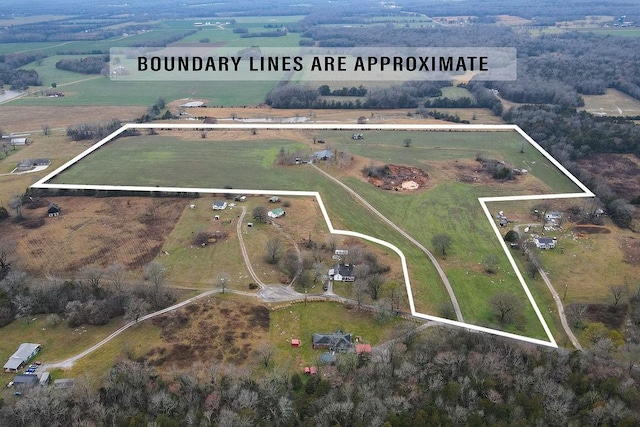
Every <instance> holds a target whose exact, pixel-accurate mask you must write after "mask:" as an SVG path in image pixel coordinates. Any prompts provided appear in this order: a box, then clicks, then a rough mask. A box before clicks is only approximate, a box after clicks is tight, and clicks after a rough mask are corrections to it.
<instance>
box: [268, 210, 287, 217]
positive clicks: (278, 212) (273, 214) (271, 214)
mask: <svg viewBox="0 0 640 427" xmlns="http://www.w3.org/2000/svg"><path fill="white" fill-rule="evenodd" d="M285 213H286V212H285V211H284V209H282V208H276V209H274V210H272V211H269V212H267V216H268V217H269V218H274V219H275V218H280V217H282V216H284V215H285Z"/></svg>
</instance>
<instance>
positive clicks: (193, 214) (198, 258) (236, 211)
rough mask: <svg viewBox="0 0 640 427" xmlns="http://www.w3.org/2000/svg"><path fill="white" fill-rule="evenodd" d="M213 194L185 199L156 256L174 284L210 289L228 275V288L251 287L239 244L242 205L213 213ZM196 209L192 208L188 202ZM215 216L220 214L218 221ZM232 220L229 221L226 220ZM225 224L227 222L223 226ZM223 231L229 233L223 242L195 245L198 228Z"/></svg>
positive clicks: (200, 229) (244, 288)
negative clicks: (239, 218) (219, 279)
mask: <svg viewBox="0 0 640 427" xmlns="http://www.w3.org/2000/svg"><path fill="white" fill-rule="evenodd" d="M213 200H214V198H213V197H209V196H208V197H202V198H198V199H193V200H189V199H185V201H184V211H183V213H182V215H181V216H180V219H179V220H178V222H177V224H176V226H175V228H174V229H173V231H172V232H171V234H169V236H168V237H167V239H166V240H165V242H164V244H163V246H162V250H161V251H160V253H159V254H158V257H157V258H156V260H157V261H159V262H161V263H163V264H164V265H165V266H166V267H167V268H168V270H169V272H170V273H169V282H170V283H171V284H172V285H177V286H184V287H192V288H198V289H202V290H203V291H204V290H207V289H212V288H214V287H215V286H216V285H217V280H218V278H219V276H220V275H221V274H225V275H227V277H229V279H230V282H229V287H230V288H234V289H240V290H243V291H246V290H248V288H247V285H248V283H249V282H250V281H251V279H248V278H247V277H248V273H247V271H246V268H245V267H244V263H243V262H242V256H241V255H240V246H239V243H238V239H237V236H236V221H237V216H238V215H240V208H239V207H236V208H233V209H231V208H228V209H227V210H225V211H220V212H214V211H213V210H212V208H211V205H212V203H213ZM191 204H193V205H195V206H196V208H195V209H189V205H191ZM214 215H220V220H218V221H215V220H214V219H213V218H214ZM227 221H230V223H228V224H227V223H226V222H227ZM223 223H225V224H224V225H223ZM217 230H220V231H224V232H227V233H229V235H228V237H227V238H226V239H224V240H223V241H220V242H216V243H213V244H209V245H207V246H205V247H200V246H197V245H193V244H192V240H193V236H194V234H196V233H198V232H199V231H209V232H213V231H217ZM166 254H169V255H166Z"/></svg>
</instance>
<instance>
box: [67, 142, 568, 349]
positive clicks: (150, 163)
mask: <svg viewBox="0 0 640 427" xmlns="http://www.w3.org/2000/svg"><path fill="white" fill-rule="evenodd" d="M216 132H217V131H211V132H209V133H208V134H207V135H206V138H199V137H198V134H197V133H194V132H187V131H185V132H182V138H180V133H179V132H172V133H171V136H170V135H169V134H165V135H156V136H151V135H149V136H141V137H129V138H121V139H119V140H116V141H114V142H112V143H110V144H108V145H106V146H105V147H103V148H101V149H100V150H98V151H96V152H95V153H93V154H92V155H90V156H88V157H87V158H86V159H83V160H82V161H80V162H79V163H78V164H76V165H75V166H73V167H72V168H70V169H69V170H67V171H65V172H64V173H63V174H61V175H59V176H58V177H57V178H56V179H55V182H65V183H94V184H120V185H132V184H133V185H136V184H137V185H151V186H153V185H167V186H169V185H170V186H194V185H196V184H197V186H198V187H213V188H220V187H223V186H225V185H226V186H232V187H234V188H247V189H256V188H258V189H270V190H277V189H286V190H318V191H320V192H321V194H322V195H323V198H324V199H325V203H326V204H327V207H328V209H329V212H330V215H331V218H332V221H333V222H334V226H336V227H338V228H345V229H350V230H355V231H360V232H363V233H366V234H370V235H373V236H376V237H379V238H382V239H384V240H387V241H390V242H391V243H393V244H396V245H397V246H398V247H400V249H401V250H402V251H403V252H404V253H405V255H406V256H407V259H408V261H409V269H410V275H411V279H412V285H413V293H414V298H415V299H416V305H417V307H418V310H419V311H425V312H430V313H436V314H437V311H438V307H439V306H440V305H441V304H443V303H444V302H445V301H447V294H446V292H445V291H444V288H443V287H442V285H441V283H440V280H439V278H438V277H437V275H436V274H435V270H434V269H433V266H431V265H430V263H429V262H426V258H425V256H424V254H422V253H421V252H420V251H419V250H418V249H417V248H415V247H414V246H413V245H411V244H410V243H409V242H408V241H406V239H404V238H402V237H401V236H399V235H398V234H397V233H396V232H395V231H393V230H392V229H390V228H389V227H388V226H386V225H384V224H383V223H382V222H381V221H379V220H377V219H376V218H375V217H372V214H371V213H370V212H369V211H367V210H366V208H364V207H362V206H360V205H359V204H358V203H356V202H355V201H354V200H352V199H351V198H350V197H348V196H347V194H346V192H345V191H344V190H343V189H341V188H339V187H338V186H336V185H335V184H332V183H330V182H329V181H327V180H326V179H325V178H323V177H322V176H320V175H319V174H318V173H317V172H315V171H311V170H310V166H307V165H296V166H288V167H286V166H275V165H274V162H275V159H276V157H277V154H278V151H279V150H280V149H281V148H282V149H284V150H285V151H289V152H295V150H301V151H303V152H304V151H305V150H306V151H307V152H309V150H315V149H321V148H324V147H334V148H337V149H346V150H348V151H349V152H350V153H353V154H358V155H360V156H362V157H365V156H366V159H369V160H366V159H365V160H364V161H365V162H366V161H375V162H376V163H381V162H384V163H394V164H405V165H417V166H419V167H423V168H424V169H425V170H426V171H427V172H428V173H429V174H430V176H431V177H432V178H433V181H434V186H433V187H431V188H430V189H429V190H425V191H418V192H417V193H412V194H404V193H403V194H400V193H397V192H387V191H384V190H380V189H378V188H376V187H374V186H372V185H370V184H368V183H367V182H365V181H364V179H363V178H361V177H360V176H359V171H358V170H355V169H353V168H351V169H346V170H338V169H335V168H329V171H330V173H332V174H335V175H337V176H338V177H340V178H341V179H342V180H343V181H344V182H345V183H347V185H349V186H350V187H351V188H353V189H355V190H356V191H358V192H359V193H360V194H361V195H363V196H364V197H365V198H366V199H367V200H368V201H369V202H371V203H372V204H373V205H374V206H375V207H376V208H378V209H379V210H380V211H382V212H383V213H384V214H385V215H387V216H388V217H389V218H391V219H392V220H393V221H394V222H395V223H397V224H399V225H400V226H401V227H402V228H404V229H405V230H407V231H408V232H409V233H410V234H411V235H413V236H414V237H416V238H417V239H418V240H419V241H421V242H423V244H425V245H426V246H427V247H430V246H431V242H430V240H431V237H432V236H433V235H434V234H437V233H439V232H446V233H448V234H450V235H451V236H452V237H453V239H454V240H453V245H452V247H451V249H450V251H449V252H448V253H447V256H446V258H445V259H443V260H442V264H443V266H444V267H445V269H446V271H447V274H448V276H450V280H451V281H452V284H453V286H454V289H455V292H456V294H457V295H458V299H459V301H460V303H461V305H462V308H463V313H464V314H465V319H466V320H467V321H470V322H475V323H480V324H483V325H488V326H492V327H498V328H505V329H508V330H511V331H513V332H517V333H523V334H526V335H529V336H535V337H537V338H544V332H543V330H542V327H541V325H540V324H539V322H538V321H537V318H536V317H535V314H534V312H533V309H532V308H531V306H530V305H529V304H528V302H526V299H525V295H524V292H523V291H522V288H521V286H520V284H519V282H518V281H517V280H516V277H515V273H514V272H513V271H512V270H511V269H510V266H509V264H508V262H507V260H506V257H505V256H504V254H503V253H502V251H501V248H500V246H499V244H498V242H497V241H496V238H495V234H493V231H492V230H491V228H490V225H489V224H488V223H487V220H486V217H485V216H484V214H483V212H482V211H481V209H480V205H479V203H478V202H477V198H478V197H483V196H485V197H488V196H496V195H513V194H544V193H553V192H575V191H578V189H577V187H576V186H575V184H573V183H572V182H570V181H569V180H568V178H566V177H564V176H563V175H562V174H561V173H560V172H559V171H557V170H555V167H553V165H552V164H551V163H550V162H549V161H548V160H547V159H546V158H544V157H543V156H542V155H541V154H540V153H539V152H538V151H537V150H535V149H534V148H533V147H531V146H530V145H528V144H527V143H526V141H525V140H524V139H523V138H521V137H520V135H518V134H517V133H515V132H422V131H420V132H418V131H411V132H409V131H404V132H402V131H366V133H365V135H366V136H365V140H364V141H353V140H351V138H350V135H351V131H319V132H318V134H317V135H318V136H322V137H324V138H325V139H326V141H327V142H326V144H325V145H324V146H322V145H321V144H316V145H312V144H311V143H310V141H311V139H312V138H311V136H312V134H313V133H312V132H311V133H305V132H300V133H299V134H297V135H296V134H287V135H286V137H283V138H282V139H277V138H273V135H274V132H275V133H277V132H276V131H271V130H270V131H263V130H259V131H258V132H257V135H252V136H251V132H249V130H246V131H244V133H242V132H239V131H235V133H234V132H231V131H226V137H225V131H221V132H220V133H219V134H216ZM240 134H242V135H244V136H243V138H244V139H245V140H242V138H239V136H238V135H240ZM232 136H233V138H232ZM266 136H269V137H270V138H269V139H260V138H265V137H266ZM407 137H410V138H411V140H412V143H411V146H410V147H404V146H403V141H404V139H406V138H407ZM251 138H253V139H251ZM301 139H302V140H303V141H304V142H298V141H300V140H301ZM241 147H242V148H241ZM240 148H241V149H240ZM194 150H195V151H194ZM521 151H524V153H521ZM238 153H242V154H241V155H239V154H238ZM477 153H481V154H483V155H485V156H486V157H491V158H498V159H504V160H505V161H507V162H509V163H514V164H516V165H528V166H529V170H530V173H529V174H527V175H525V176H522V177H518V179H516V180H515V181H511V182H499V181H495V182H494V181H493V180H491V179H490V178H487V179H483V180H480V181H479V182H475V183H468V182H461V180H460V179H458V178H459V176H458V175H457V173H458V171H459V169H458V168H459V166H460V165H462V167H463V170H462V172H461V173H469V168H471V170H472V169H473V164H474V163H475V160H474V159H475V156H476V154H477ZM358 158H360V157H358ZM359 164H362V161H360V163H359ZM83 165H84V166H83ZM321 167H323V168H326V166H325V165H321ZM521 167H522V166H521ZM477 168H480V166H479V164H478V166H477ZM114 171H115V172H114ZM185 171H189V173H188V174H185ZM490 254H497V255H498V257H499V269H498V272H497V273H496V274H492V275H490V274H487V273H485V272H484V271H483V267H482V261H483V258H484V257H485V256H487V255H490ZM504 291H510V292H513V293H515V294H517V295H520V296H521V298H522V299H523V301H525V307H526V308H525V310H524V312H523V316H522V319H521V321H520V323H519V324H517V325H496V324H495V321H494V318H493V314H492V311H491V308H490V306H489V302H488V301H489V298H490V296H491V295H493V294H495V293H497V292H504Z"/></svg>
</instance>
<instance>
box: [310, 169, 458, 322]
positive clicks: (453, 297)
mask: <svg viewBox="0 0 640 427" xmlns="http://www.w3.org/2000/svg"><path fill="white" fill-rule="evenodd" d="M311 166H313V167H314V168H315V169H316V170H317V171H318V172H320V173H321V174H323V175H325V176H326V177H327V178H329V179H330V180H331V181H333V182H335V183H336V184H338V185H339V186H341V187H342V188H344V189H345V190H347V191H348V192H349V194H351V195H352V196H353V197H355V198H356V199H358V200H359V201H360V202H361V203H362V204H363V205H364V206H365V207H366V208H367V209H369V210H370V211H371V212H373V213H374V214H376V215H377V216H379V217H380V219H382V220H383V221H384V222H386V223H387V224H389V225H390V226H391V227H392V228H393V229H394V230H396V231H397V232H398V233H400V234H401V235H402V236H404V237H405V238H407V240H409V241H410V242H411V243H413V244H414V245H416V246H417V247H418V249H420V250H421V251H422V252H424V253H425V254H426V255H427V257H429V259H430V260H431V262H432V263H433V265H434V267H435V268H436V270H437V271H438V274H439V275H440V279H441V280H442V283H444V286H445V288H447V292H448V293H449V298H450V299H451V304H452V305H453V309H454V311H455V313H456V318H457V319H458V321H459V322H464V318H463V317H462V311H461V310H460V305H459V304H458V300H457V298H456V295H455V294H454V292H453V288H452V287H451V283H449V279H448V278H447V275H446V274H445V272H444V270H443V269H442V267H441V266H440V264H439V263H438V260H437V259H436V257H435V256H434V255H433V254H432V253H431V252H430V251H429V250H428V249H427V248H426V247H425V246H424V245H423V244H422V243H420V242H418V241H417V240H416V239H414V238H413V237H411V236H410V235H409V234H408V233H407V232H406V231H404V230H403V229H401V228H400V227H398V226H397V225H396V224H395V223H393V222H392V221H391V220H390V219H389V218H387V217H386V216H384V215H383V214H382V213H380V211H378V210H377V209H376V208H374V207H373V206H372V205H371V204H370V203H369V202H367V201H366V200H365V199H364V198H363V197H362V196H360V195H359V194H358V193H356V192H355V191H354V190H352V189H351V188H349V187H348V186H347V185H346V184H344V183H343V182H342V181H340V180H339V179H337V178H335V177H333V176H331V175H329V174H328V173H327V172H325V171H323V170H322V169H320V168H319V167H317V166H316V165H314V164H312V165H311Z"/></svg>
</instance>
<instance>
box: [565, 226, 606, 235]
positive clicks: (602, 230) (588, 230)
mask: <svg viewBox="0 0 640 427" xmlns="http://www.w3.org/2000/svg"><path fill="white" fill-rule="evenodd" d="M571 230H572V231H573V232H575V233H585V234H609V233H611V230H609V229H608V228H607V227H600V226H598V225H576V226H575V227H573V228H572V229H571Z"/></svg>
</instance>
